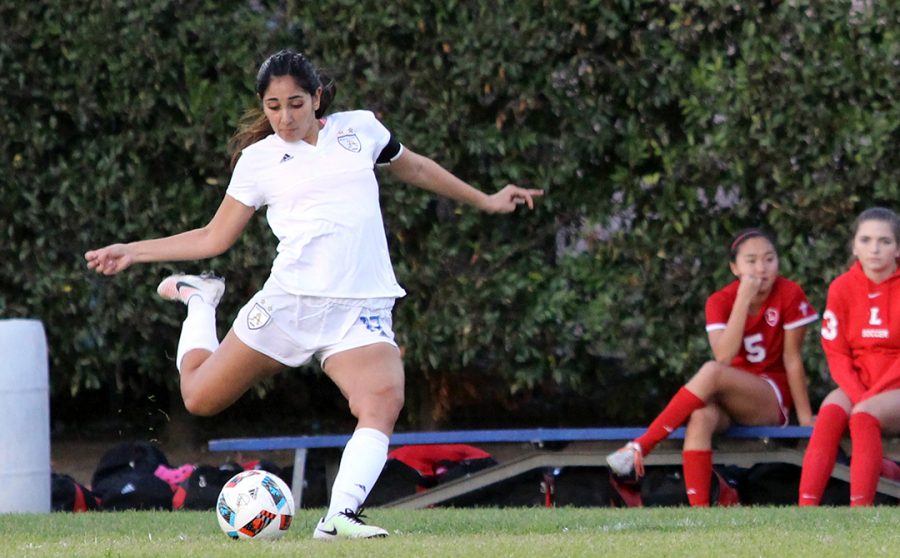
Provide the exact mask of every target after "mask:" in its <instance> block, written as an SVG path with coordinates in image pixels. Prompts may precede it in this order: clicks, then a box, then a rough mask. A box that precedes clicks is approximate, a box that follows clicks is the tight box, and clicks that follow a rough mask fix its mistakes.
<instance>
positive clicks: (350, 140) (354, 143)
mask: <svg viewBox="0 0 900 558" xmlns="http://www.w3.org/2000/svg"><path fill="white" fill-rule="evenodd" d="M337 141H338V143H339V144H341V147H343V148H344V149H346V150H347V151H352V152H354V153H359V152H360V151H362V143H360V141H359V137H358V136H357V135H356V134H344V135H343V136H338V139H337Z"/></svg>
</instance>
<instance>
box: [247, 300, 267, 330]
mask: <svg viewBox="0 0 900 558" xmlns="http://www.w3.org/2000/svg"><path fill="white" fill-rule="evenodd" d="M271 319H272V315H271V314H269V313H268V312H266V309H265V308H263V307H262V306H260V305H259V304H254V305H253V308H251V309H250V313H249V314H247V327H248V328H250V329H260V328H263V327H265V326H266V324H268V323H269V321H270V320H271Z"/></svg>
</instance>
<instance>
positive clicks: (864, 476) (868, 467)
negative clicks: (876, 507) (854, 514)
mask: <svg viewBox="0 0 900 558" xmlns="http://www.w3.org/2000/svg"><path fill="white" fill-rule="evenodd" d="M850 439H851V440H852V441H853V455H852V457H850V507H854V508H855V507H858V506H871V505H872V504H874V503H875V490H876V488H877V487H878V477H879V476H880V475H881V458H882V456H883V453H884V450H883V449H882V446H881V423H880V422H878V419H877V418H875V417H873V416H872V415H870V414H869V413H853V415H852V416H851V417H850Z"/></svg>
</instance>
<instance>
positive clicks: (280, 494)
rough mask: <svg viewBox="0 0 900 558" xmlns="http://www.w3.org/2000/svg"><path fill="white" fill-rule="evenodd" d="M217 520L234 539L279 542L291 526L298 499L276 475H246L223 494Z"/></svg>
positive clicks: (235, 479)
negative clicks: (278, 539)
mask: <svg viewBox="0 0 900 558" xmlns="http://www.w3.org/2000/svg"><path fill="white" fill-rule="evenodd" d="M216 518H218V520H219V527H221V528H222V531H224V532H225V534H226V535H228V536H229V537H231V538H232V539H277V538H278V537H280V536H281V535H283V534H284V532H285V531H287V530H288V527H290V526H291V520H293V518H294V497H293V496H292V495H291V490H290V489H289V488H288V486H287V484H285V482H284V481H283V480H281V479H280V478H278V477H276V476H275V475H273V474H272V473H268V472H266V471H261V470H251V471H243V472H241V473H238V474H236V475H235V476H233V477H231V480H229V481H228V482H227V483H225V486H223V487H222V491H221V492H219V499H218V502H217V504H216Z"/></svg>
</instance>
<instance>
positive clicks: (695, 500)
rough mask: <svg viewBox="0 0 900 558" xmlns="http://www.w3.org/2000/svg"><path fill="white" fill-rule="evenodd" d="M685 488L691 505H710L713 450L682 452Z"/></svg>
mask: <svg viewBox="0 0 900 558" xmlns="http://www.w3.org/2000/svg"><path fill="white" fill-rule="evenodd" d="M681 457H682V459H683V467H684V488H685V490H686V491H687V497H688V502H690V504H691V506H694V507H697V506H700V507H708V506H709V483H710V481H711V480H712V450H685V451H683V452H682V453H681Z"/></svg>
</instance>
